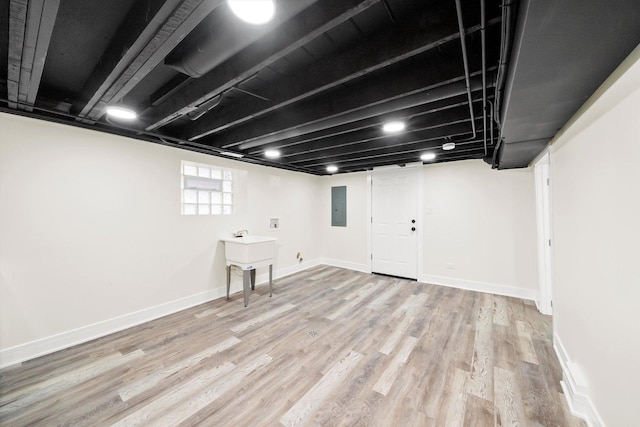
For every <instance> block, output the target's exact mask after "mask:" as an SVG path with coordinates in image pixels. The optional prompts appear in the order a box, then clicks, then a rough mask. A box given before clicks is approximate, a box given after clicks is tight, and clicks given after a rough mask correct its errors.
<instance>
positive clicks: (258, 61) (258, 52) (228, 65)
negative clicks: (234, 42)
mask: <svg viewBox="0 0 640 427" xmlns="http://www.w3.org/2000/svg"><path fill="white" fill-rule="evenodd" d="M378 1H379V0H325V1H323V2H321V3H317V4H314V5H313V6H311V7H309V8H307V9H306V10H304V11H302V12H301V13H300V14H299V15H298V16H296V17H295V18H294V19H292V20H290V21H289V22H287V23H286V24H284V25H282V26H281V27H280V28H279V31H278V32H275V33H273V34H270V35H269V36H268V37H265V38H264V39H263V40H261V41H260V42H258V43H255V44H253V45H251V46H249V47H248V48H247V49H245V50H243V51H242V52H240V53H239V54H238V55H235V56H234V57H232V58H230V59H229V60H228V61H226V62H225V63H223V64H221V65H220V66H218V67H216V68H214V69H213V70H211V71H210V72H208V73H207V74H205V75H203V76H202V77H200V78H198V79H193V80H190V81H189V82H187V84H185V85H184V86H183V87H182V88H181V90H180V92H179V93H177V94H176V95H174V96H172V97H170V98H169V99H168V100H167V101H166V102H164V103H162V104H161V105H159V106H158V107H157V108H155V109H153V110H152V111H151V112H150V114H148V115H147V117H146V119H147V121H148V122H149V123H150V125H148V126H147V127H146V130H154V129H157V128H159V127H161V126H164V125H166V124H168V123H170V122H172V121H173V120H175V119H176V118H178V117H181V116H183V115H184V114H186V113H188V112H190V111H193V110H194V109H195V108H196V107H197V106H199V105H200V104H203V103H205V102H207V101H208V100H209V99H211V98H213V97H214V96H217V95H219V94H221V93H222V92H224V91H226V90H228V89H230V88H232V87H234V86H236V85H238V84H240V83H242V82H243V81H245V80H247V79H248V78H250V77H252V76H254V75H255V74H257V73H258V72H259V71H260V70H262V69H263V68H265V67H267V66H269V65H270V64H273V63H274V62H276V61H277V60H279V59H281V58H283V57H285V56H286V55H287V54H289V53H291V52H293V51H294V50H296V49H298V48H299V47H301V46H304V45H305V44H307V43H308V42H309V41H311V40H313V39H315V38H316V37H319V36H321V35H322V34H324V33H326V32H327V31H329V30H330V29H331V28H334V27H336V26H337V25H339V24H341V23H343V22H345V21H346V20H348V19H350V18H352V17H353V16H355V15H357V14H358V13H360V12H362V11H363V10H364V9H366V8H368V7H370V6H371V5H373V4H375V3H377V2H378Z"/></svg>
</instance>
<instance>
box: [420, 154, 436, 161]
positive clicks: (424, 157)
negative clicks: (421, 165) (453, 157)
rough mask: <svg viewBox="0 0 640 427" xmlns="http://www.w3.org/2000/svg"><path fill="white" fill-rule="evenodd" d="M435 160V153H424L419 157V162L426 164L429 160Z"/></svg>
mask: <svg viewBox="0 0 640 427" xmlns="http://www.w3.org/2000/svg"><path fill="white" fill-rule="evenodd" d="M435 158H436V153H424V154H423V155H422V156H420V160H422V161H423V162H428V161H429V160H433V159H435Z"/></svg>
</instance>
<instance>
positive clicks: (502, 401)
mask: <svg viewBox="0 0 640 427" xmlns="http://www.w3.org/2000/svg"><path fill="white" fill-rule="evenodd" d="M494 376H495V379H494V381H495V405H496V409H495V417H496V418H495V424H496V425H497V426H519V425H526V424H527V420H526V419H525V415H524V408H523V406H522V400H521V399H520V393H519V391H518V388H517V387H518V385H517V383H516V380H515V374H514V373H513V372H510V371H507V370H505V369H502V368H495V369H494ZM529 424H533V422H530V423H529Z"/></svg>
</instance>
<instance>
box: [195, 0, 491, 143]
mask: <svg viewBox="0 0 640 427" xmlns="http://www.w3.org/2000/svg"><path fill="white" fill-rule="evenodd" d="M428 13H432V11H429V12H428ZM424 21H425V19H424V18H423V17H418V18H416V20H415V21H413V22H412V23H405V24H404V25H403V26H401V27H399V28H398V27H393V28H391V29H389V30H388V31H386V32H384V33H381V34H377V35H375V36H374V37H372V38H370V39H367V40H364V41H363V42H362V43H358V44H356V45H355V46H353V47H352V48H351V49H349V50H347V51H342V52H339V53H338V54H336V55H333V56H331V57H329V58H326V59H324V60H322V61H320V62H318V63H316V64H314V65H313V68H312V69H311V70H306V71H305V72H303V73H300V74H297V75H292V76H286V77H284V78H283V79H282V82H281V83H280V84H278V85H277V86H275V87H272V88H271V89H270V90H269V92H267V93H263V95H264V96H265V97H267V98H269V99H270V101H267V102H251V103H246V102H242V103H240V102H238V103H236V104H233V105H231V106H230V107H229V108H226V109H225V111H224V114H220V113H219V112H218V111H212V112H210V113H208V114H205V115H204V116H202V117H201V119H200V120H198V121H196V122H194V123H193V124H190V125H188V126H187V127H186V128H185V129H184V130H183V135H184V138H185V139H188V140H190V141H195V140H197V139H199V138H202V137H204V136H207V135H210V134H214V133H217V132H221V131H224V130H226V129H229V128H231V127H233V126H237V125H241V124H243V123H246V122H247V121H249V120H253V119H255V118H257V117H260V116H262V115H264V114H267V113H270V112H273V111H275V110H277V109H280V108H284V107H286V106H288V105H291V104H293V103H294V102H298V101H301V100H304V99H306V98H309V97H311V96H314V95H317V94H319V93H321V92H324V91H327V90H330V89H332V88H334V87H337V86H339V85H341V84H346V83H348V82H350V81H353V80H355V79H358V78H362V77H364V76H366V75H367V74H370V73H373V72H375V71H378V70H380V69H383V68H385V67H388V66H391V65H393V64H396V63H398V62H400V61H403V60H406V59H408V58H411V57H413V56H415V55H419V54H421V53H424V52H426V51H428V50H430V49H434V48H437V47H439V46H441V45H443V44H445V43H448V42H450V41H452V40H456V39H458V38H459V37H460V33H459V32H458V29H457V28H458V27H457V25H456V23H455V14H454V16H453V17H452V19H451V20H445V21H444V22H446V24H440V25H438V26H437V27H433V26H432V27H430V28H428V29H425V28H421V27H422V25H421V23H422V22H424ZM497 22H500V20H499V19H496V20H494V21H492V23H497ZM479 30H480V26H479V25H478V26H476V27H472V28H470V29H469V31H468V33H469V34H471V33H474V32H477V31H479Z"/></svg>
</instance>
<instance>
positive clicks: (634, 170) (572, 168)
mask: <svg viewBox="0 0 640 427" xmlns="http://www.w3.org/2000/svg"><path fill="white" fill-rule="evenodd" d="M639 117H640V47H638V48H636V49H635V51H634V52H633V53H632V54H631V56H630V57H629V58H628V59H627V60H626V61H625V62H624V63H623V64H622V65H621V66H620V67H619V69H618V70H617V71H616V72H615V73H614V74H613V75H612V76H611V77H610V78H609V79H608V80H607V82H605V84H604V85H603V86H602V87H601V88H600V89H599V90H598V91H597V92H596V93H595V94H594V96H592V98H591V99H590V100H589V101H588V103H587V104H586V105H585V106H584V107H583V108H582V109H581V110H580V111H579V112H578V114H577V115H576V116H575V117H574V118H573V119H572V121H571V122H570V123H569V124H568V125H567V126H566V127H565V128H564V129H563V131H562V132H561V133H560V134H559V135H558V136H557V137H556V139H555V140H554V142H553V145H552V146H551V183H552V185H551V191H552V209H553V236H554V237H553V239H554V242H555V244H554V246H553V250H554V265H555V268H554V270H555V274H554V301H553V308H554V327H555V332H556V340H557V342H559V343H561V345H562V347H564V352H565V353H566V355H565V356H566V358H567V359H568V360H566V361H565V362H569V363H573V364H575V369H576V370H578V371H579V372H580V373H581V374H580V375H582V376H584V380H585V382H586V384H584V385H583V390H582V392H581V393H583V394H585V395H584V396H574V397H575V398H576V400H578V401H580V400H582V403H583V404H582V405H581V406H583V407H584V409H585V412H586V414H585V415H586V416H587V418H589V419H590V422H591V423H592V425H599V424H601V422H604V424H606V425H609V426H624V425H633V424H636V423H637V422H638V419H640V407H639V406H638V398H637V396H638V391H637V389H638V384H639V383H640V357H639V356H638V355H639V354H640V338H639V337H640V310H639V307H640V305H639V301H640V250H639V249H638V243H639V242H640V222H639V219H640V196H639V195H640V168H639V167H638V165H640V143H639V140H638V135H640V120H639ZM561 356H562V355H561ZM567 375H569V376H570V375H571V372H565V376H567ZM569 379H570V378H569ZM578 394H580V393H578ZM598 414H599V415H598ZM600 417H601V420H600Z"/></svg>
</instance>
